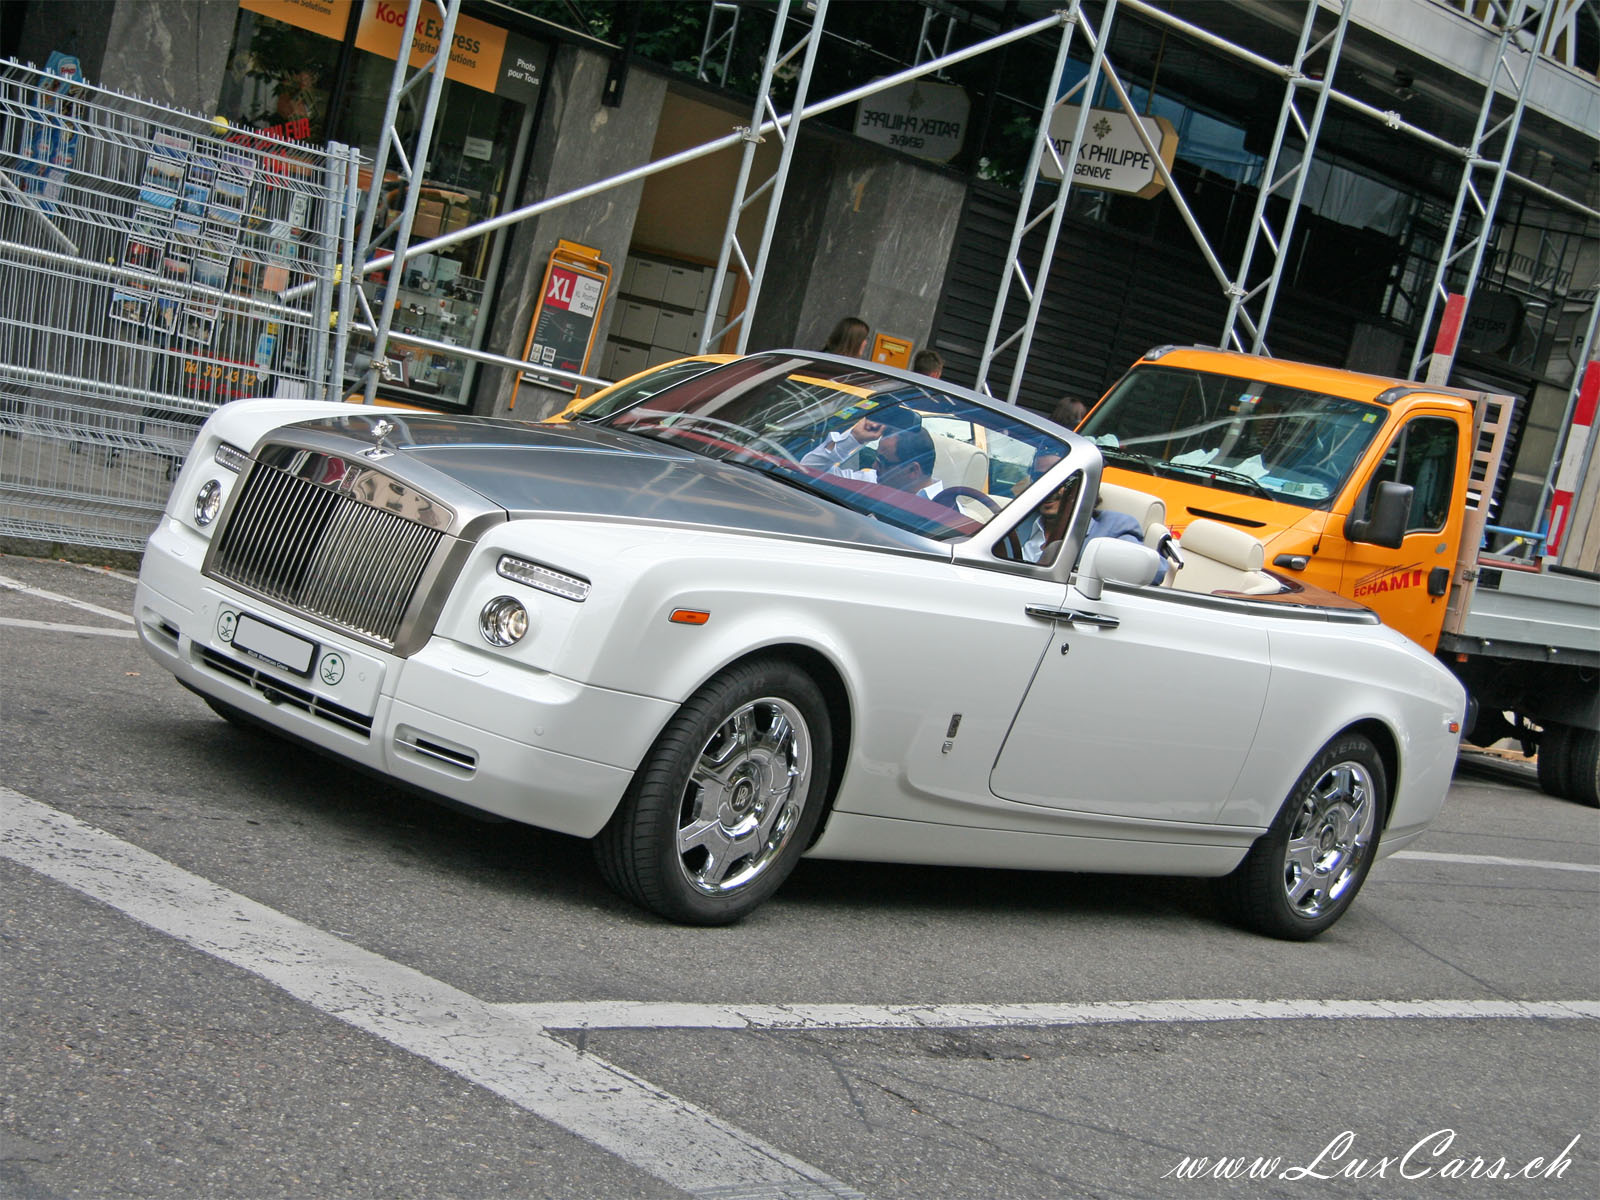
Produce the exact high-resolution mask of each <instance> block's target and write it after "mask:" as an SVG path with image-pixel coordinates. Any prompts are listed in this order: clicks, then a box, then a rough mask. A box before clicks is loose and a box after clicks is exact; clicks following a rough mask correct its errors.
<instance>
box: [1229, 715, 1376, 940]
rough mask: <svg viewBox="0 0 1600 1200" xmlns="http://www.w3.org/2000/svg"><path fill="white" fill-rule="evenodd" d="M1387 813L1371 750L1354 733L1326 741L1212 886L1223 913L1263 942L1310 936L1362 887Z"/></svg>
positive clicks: (1332, 919) (1341, 911)
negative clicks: (1242, 852)
mask: <svg viewBox="0 0 1600 1200" xmlns="http://www.w3.org/2000/svg"><path fill="white" fill-rule="evenodd" d="M1388 806H1389V785H1388V776H1387V773H1386V772H1385V771H1384V767H1383V760H1382V759H1381V758H1380V757H1379V756H1378V750H1377V747H1376V746H1374V745H1373V744H1372V742H1371V741H1370V740H1369V739H1367V738H1365V737H1362V736H1361V735H1360V734H1341V735H1340V736H1339V737H1336V738H1334V739H1333V741H1331V742H1329V743H1328V744H1327V745H1326V746H1324V747H1323V748H1322V749H1321V750H1320V751H1318V752H1317V756H1316V757H1315V758H1313V759H1312V760H1311V762H1310V763H1309V764H1308V765H1307V766H1306V769H1305V770H1304V771H1303V772H1301V774H1300V778H1299V779H1298V780H1296V781H1295V785H1294V787H1293V788H1291V789H1290V791H1289V795H1288V798H1287V799H1285V800H1284V802H1283V807H1282V808H1281V809H1280V810H1279V811H1278V815H1277V817H1276V818H1275V819H1274V820H1273V822H1272V825H1271V826H1270V827H1269V828H1268V830H1267V832H1266V833H1264V834H1263V835H1262V836H1261V837H1259V838H1257V839H1256V843H1255V845H1254V846H1252V847H1251V848H1250V853H1249V854H1247V855H1245V858H1244V861H1243V862H1241V863H1240V864H1239V865H1238V867H1236V868H1235V869H1234V871H1233V873H1232V874H1231V875H1228V876H1225V877H1224V878H1222V879H1220V880H1218V881H1217V890H1218V897H1219V899H1220V900H1221V902H1222V904H1223V906H1224V908H1226V909H1227V910H1228V912H1229V913H1230V915H1231V916H1232V917H1233V918H1234V919H1235V920H1236V921H1238V922H1239V923H1240V924H1241V925H1243V926H1245V927H1246V928H1248V929H1253V930H1255V931H1256V932H1257V933H1264V934H1266V935H1268V936H1269V937H1277V938H1285V939H1287V940H1289V941H1306V940H1308V939H1310V938H1314V937H1316V936H1317V935H1318V934H1319V933H1321V932H1323V930H1325V929H1327V928H1328V927H1329V926H1331V925H1332V924H1333V923H1334V922H1335V921H1337V920H1338V919H1339V918H1340V917H1342V916H1343V915H1344V912H1345V910H1346V909H1347V908H1349V907H1350V904H1351V901H1353V900H1354V899H1355V898H1356V893H1357V892H1359V891H1360V890H1361V885H1362V883H1363V882H1365V881H1366V878H1367V872H1368V871H1369V870H1371V868H1372V861H1373V857H1374V855H1375V853H1376V851H1377V847H1378V838H1379V836H1380V834H1381V833H1382V831H1383V826H1384V822H1385V820H1386V818H1387V815H1388Z"/></svg>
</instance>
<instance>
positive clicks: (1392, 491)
mask: <svg viewBox="0 0 1600 1200" xmlns="http://www.w3.org/2000/svg"><path fill="white" fill-rule="evenodd" d="M1415 490H1416V489H1415V488H1413V487H1412V486H1411V485H1410V484H1409V483H1392V482H1390V483H1380V484H1379V485H1378V487H1377V492H1376V494H1375V495H1374V496H1373V497H1372V504H1371V507H1370V509H1369V510H1368V513H1367V516H1366V519H1365V520H1358V519H1357V518H1356V516H1355V515H1354V514H1353V513H1352V514H1351V515H1350V516H1348V517H1346V518H1345V519H1344V536H1345V540H1347V541H1351V542H1366V543H1367V544H1369V545H1372V546H1383V547H1384V548H1385V549H1388V550H1398V549H1399V548H1400V543H1401V542H1402V541H1404V540H1405V536H1406V522H1408V521H1409V520H1410V519H1411V496H1412V493H1413V492H1414V491H1415Z"/></svg>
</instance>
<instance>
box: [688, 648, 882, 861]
mask: <svg viewBox="0 0 1600 1200" xmlns="http://www.w3.org/2000/svg"><path fill="white" fill-rule="evenodd" d="M757 658H779V659H783V660H785V661H786V662H790V663H792V664H794V665H795V666H796V667H798V668H799V669H800V670H802V671H804V672H805V673H806V674H807V675H809V676H810V677H811V679H812V681H813V682H815V683H816V685H817V687H818V688H819V689H820V690H821V692H822V698H823V700H825V701H826V702H827V706H828V716H829V732H830V733H831V734H832V737H831V739H830V740H831V742H832V747H833V750H832V754H831V756H830V759H831V761H830V762H829V764H828V793H827V798H826V800H825V801H824V803H823V808H822V816H821V817H820V818H819V819H818V821H817V825H816V829H815V830H814V832H813V833H812V835H811V841H810V842H809V843H807V846H808V848H809V846H813V845H815V844H816V842H817V839H818V838H820V837H821V836H822V831H823V828H824V827H825V826H826V825H827V823H828V816H829V814H830V813H831V812H832V811H833V802H834V799H835V797H837V796H838V794H839V783H840V781H841V780H842V779H843V778H844V768H845V764H846V763H847V762H849V761H850V743H851V738H852V736H853V734H854V729H855V717H854V706H853V705H852V704H851V701H850V689H849V688H848V687H846V686H845V681H844V675H843V673H842V672H841V671H840V670H839V667H838V665H837V664H836V663H835V662H834V661H833V660H832V659H831V658H829V657H828V656H827V655H826V654H824V653H823V652H822V651H820V650H818V649H817V648H816V647H815V646H807V645H804V644H803V643H800V642H779V643H774V644H770V645H765V646H756V647H753V648H751V649H749V650H747V651H745V652H744V653H743V654H741V655H739V656H738V657H737V658H734V659H732V660H730V661H729V662H725V663H723V664H722V665H721V666H720V667H718V668H717V670H716V671H714V672H712V675H711V676H708V678H714V677H715V676H716V675H719V674H721V673H722V672H723V671H726V670H729V669H730V668H733V667H736V666H738V665H739V664H740V663H742V662H748V661H750V660H752V659H757Z"/></svg>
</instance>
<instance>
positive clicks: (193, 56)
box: [18, 0, 239, 114]
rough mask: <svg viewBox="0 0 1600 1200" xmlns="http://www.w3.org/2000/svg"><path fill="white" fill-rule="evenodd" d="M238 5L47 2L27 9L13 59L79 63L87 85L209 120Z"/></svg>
mask: <svg viewBox="0 0 1600 1200" xmlns="http://www.w3.org/2000/svg"><path fill="white" fill-rule="evenodd" d="M238 13H239V5H238V3H237V0H185V2H184V3H181V4H173V3H167V4H152V3H150V2H149V0H52V2H51V3H48V4H32V5H29V6H28V14H27V18H26V19H25V20H24V22H23V26H22V39H21V42H20V45H19V48H18V57H19V58H21V59H22V60H23V61H24V62H33V63H35V64H36V65H38V66H41V67H42V66H44V64H45V62H46V61H47V60H48V59H49V57H50V55H51V53H52V52H53V51H56V50H59V51H61V52H62V53H63V54H72V55H76V56H77V58H78V61H79V63H80V64H81V65H82V68H83V77H84V79H85V80H87V81H88V82H89V83H92V84H95V85H96V86H98V87H103V88H107V89H109V90H111V91H114V92H121V93H123V94H124V95H128V96H137V97H139V98H141V99H145V100H153V101H155V102H156V103H157V104H163V105H166V106H167V107H169V108H180V109H184V110H185V111H188V112H194V113H200V114H209V113H212V112H214V111H215V110H216V103H217V96H218V94H219V93H220V91H221V88H222V74H223V69H224V68H225V67H226V66H227V48H228V45H229V44H230V43H231V42H232V41H233V26H234V20H235V19H236V17H237V16H238Z"/></svg>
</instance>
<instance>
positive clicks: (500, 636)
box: [478, 596, 528, 646]
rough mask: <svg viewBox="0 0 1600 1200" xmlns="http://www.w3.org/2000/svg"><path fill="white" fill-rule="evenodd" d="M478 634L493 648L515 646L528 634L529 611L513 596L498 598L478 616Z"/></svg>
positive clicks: (490, 602) (486, 605)
mask: <svg viewBox="0 0 1600 1200" xmlns="http://www.w3.org/2000/svg"><path fill="white" fill-rule="evenodd" d="M478 632H480V633H482V634H483V640H484V641H486V642H488V643H489V644H490V645H491V646H514V645H516V644H517V643H518V642H520V641H521V640H522V638H523V635H524V634H526V633H527V632H528V610H527V609H525V608H523V607H522V602H521V601H520V600H517V599H516V598H515V597H512V596H496V597H495V598H494V599H493V600H491V601H489V603H487V604H485V605H484V606H483V611H482V612H481V613H479V614H478Z"/></svg>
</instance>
